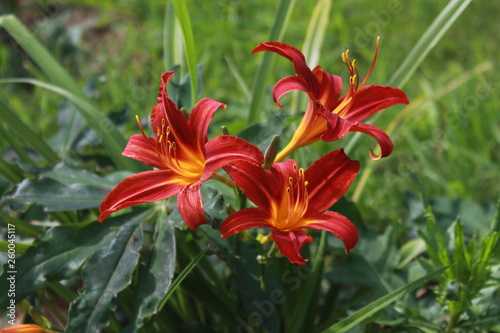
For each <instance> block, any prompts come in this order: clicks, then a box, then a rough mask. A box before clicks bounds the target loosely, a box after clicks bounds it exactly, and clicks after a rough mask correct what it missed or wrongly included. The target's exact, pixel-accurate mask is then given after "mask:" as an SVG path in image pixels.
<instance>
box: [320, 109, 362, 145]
mask: <svg viewBox="0 0 500 333" xmlns="http://www.w3.org/2000/svg"><path fill="white" fill-rule="evenodd" d="M318 112H319V113H320V114H321V115H322V116H323V117H324V118H325V119H326V130H325V132H324V133H323V135H321V140H323V141H326V142H330V141H336V140H338V139H340V138H342V137H344V136H345V135H347V133H349V129H350V128H351V126H352V125H354V123H353V122H351V121H349V120H347V119H343V118H340V117H339V116H338V114H336V113H332V112H330V110H328V109H326V108H325V107H323V106H320V108H319V110H318Z"/></svg>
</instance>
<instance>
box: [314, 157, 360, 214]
mask: <svg viewBox="0 0 500 333" xmlns="http://www.w3.org/2000/svg"><path fill="white" fill-rule="evenodd" d="M358 170H359V162H358V161H353V160H351V159H350V158H349V157H347V156H346V154H345V153H344V151H343V150H342V149H340V150H335V151H332V152H330V153H327V154H325V155H323V157H321V158H320V159H319V160H317V161H315V162H314V163H313V164H311V166H310V167H309V168H307V170H305V172H304V177H305V179H306V181H307V182H308V184H307V187H306V188H307V192H308V194H309V211H310V212H314V213H320V212H323V211H324V210H326V209H328V208H330V207H331V206H332V205H333V204H334V203H335V202H336V201H337V200H338V199H340V198H341V197H342V196H343V195H344V194H345V192H346V191H347V190H348V189H349V186H350V185H351V183H352V181H353V180H354V178H356V174H357V173H358Z"/></svg>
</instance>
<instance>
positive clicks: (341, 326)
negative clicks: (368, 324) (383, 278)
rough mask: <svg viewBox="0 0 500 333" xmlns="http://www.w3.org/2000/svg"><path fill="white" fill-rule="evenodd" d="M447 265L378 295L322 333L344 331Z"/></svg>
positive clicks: (437, 273) (433, 276) (440, 271)
mask: <svg viewBox="0 0 500 333" xmlns="http://www.w3.org/2000/svg"><path fill="white" fill-rule="evenodd" d="M446 268H447V267H442V268H440V269H438V270H436V271H434V272H432V273H430V274H427V275H425V276H423V277H421V278H420V279H418V280H416V281H413V282H411V283H409V284H407V285H406V286H403V287H401V288H399V289H396V290H394V291H393V292H391V293H389V294H387V295H385V296H382V297H380V298H379V299H377V300H376V301H374V302H372V303H370V304H368V305H367V306H365V307H363V308H361V309H359V310H358V311H356V312H354V313H353V314H352V315H350V316H349V317H347V318H345V319H344V320H341V321H340V322H338V323H337V324H335V325H333V326H330V327H329V328H328V329H326V330H324V331H323V332H324V333H342V332H346V331H347V330H348V329H350V328H352V327H354V326H355V325H356V324H359V323H360V322H361V321H363V320H365V319H366V318H369V317H370V316H372V315H373V314H375V313H376V312H377V311H380V310H382V309H383V308H385V307H386V306H388V305H389V304H391V303H392V302H394V301H396V300H397V299H398V298H400V297H401V296H403V295H404V294H406V293H407V292H410V291H412V290H414V289H416V288H418V287H420V286H421V285H423V284H424V283H426V282H427V281H430V280H432V279H433V278H435V277H436V276H438V275H439V274H441V273H442V272H443V271H444V270H445V269H446Z"/></svg>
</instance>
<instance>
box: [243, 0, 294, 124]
mask: <svg viewBox="0 0 500 333" xmlns="http://www.w3.org/2000/svg"><path fill="white" fill-rule="evenodd" d="M294 5H295V0H281V1H280V3H279V5H278V9H277V10H276V16H275V17H274V22H273V25H272V27H271V32H270V34H269V40H270V41H271V40H272V41H280V40H281V39H282V38H283V34H284V33H285V30H286V26H287V24H288V19H289V17H290V14H291V12H292V9H293V6H294ZM263 53H264V54H263V55H262V60H261V62H260V65H259V68H258V69H257V74H256V75H255V81H254V83H253V88H252V98H251V103H250V109H249V112H248V124H252V123H255V122H256V121H258V120H259V113H260V109H261V108H262V100H263V98H264V92H265V91H266V89H267V86H266V83H267V78H268V77H269V73H270V72H271V71H270V69H271V66H272V60H273V58H272V56H273V54H272V53H271V52H263Z"/></svg>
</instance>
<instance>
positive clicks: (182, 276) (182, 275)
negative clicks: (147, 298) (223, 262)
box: [158, 247, 208, 312]
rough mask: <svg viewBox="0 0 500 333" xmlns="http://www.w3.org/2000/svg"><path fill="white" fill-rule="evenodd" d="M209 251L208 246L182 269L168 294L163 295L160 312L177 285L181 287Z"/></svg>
mask: <svg viewBox="0 0 500 333" xmlns="http://www.w3.org/2000/svg"><path fill="white" fill-rule="evenodd" d="M207 251H208V247H207V248H206V249H205V250H203V251H201V252H200V253H199V254H198V255H197V256H196V257H194V259H193V260H191V262H190V263H189V264H188V265H187V266H186V268H184V269H183V270H182V272H181V273H180V274H179V275H178V276H177V277H176V278H175V280H174V281H173V282H172V285H171V286H170V289H169V290H168V292H167V294H166V295H165V296H164V297H163V299H162V301H161V303H160V306H159V307H158V312H160V311H161V309H163V307H164V306H165V304H167V301H168V300H169V298H170V297H171V296H172V295H173V293H174V291H175V290H176V289H177V287H179V285H180V284H181V282H182V281H184V279H185V278H186V277H187V276H188V275H189V273H191V271H192V270H193V268H195V267H196V265H197V264H198V262H199V261H200V260H201V258H203V256H204V255H205V254H206V253H207Z"/></svg>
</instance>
